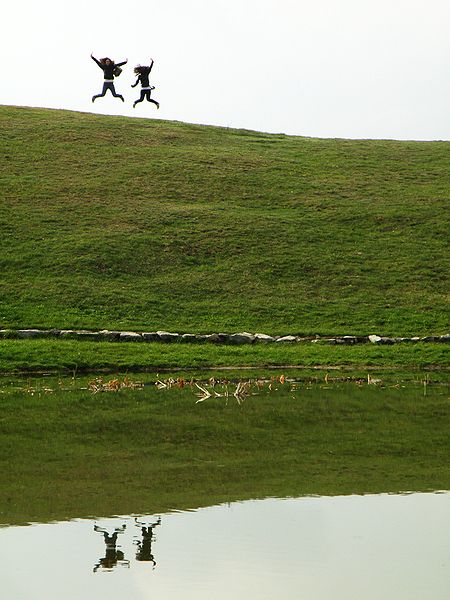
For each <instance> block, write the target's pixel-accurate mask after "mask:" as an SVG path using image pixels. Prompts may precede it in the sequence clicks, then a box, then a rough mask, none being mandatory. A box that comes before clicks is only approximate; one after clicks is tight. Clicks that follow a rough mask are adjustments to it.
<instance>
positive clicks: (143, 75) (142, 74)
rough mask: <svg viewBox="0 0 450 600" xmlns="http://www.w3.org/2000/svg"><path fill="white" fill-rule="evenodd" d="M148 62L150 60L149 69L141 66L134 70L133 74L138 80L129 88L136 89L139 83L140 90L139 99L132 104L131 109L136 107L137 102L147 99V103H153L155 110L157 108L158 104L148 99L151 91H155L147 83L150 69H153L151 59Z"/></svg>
mask: <svg viewBox="0 0 450 600" xmlns="http://www.w3.org/2000/svg"><path fill="white" fill-rule="evenodd" d="M150 60H151V63H150V66H149V67H143V66H141V65H138V66H137V67H135V69H134V72H135V73H136V75H137V76H138V78H137V79H136V83H134V84H133V85H132V86H131V87H136V86H137V84H138V83H139V82H140V83H141V86H142V88H141V97H140V98H139V99H138V100H136V101H135V102H134V104H133V108H135V107H136V104H137V103H138V102H142V101H143V100H144V98H147V100H148V101H149V102H153V104H156V108H159V102H156V100H152V98H150V94H151V93H152V90H154V89H155V87H154V86H153V85H150V82H149V75H150V71H151V70H152V67H153V58H151V59H150Z"/></svg>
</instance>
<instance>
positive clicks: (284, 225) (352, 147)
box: [0, 106, 450, 348]
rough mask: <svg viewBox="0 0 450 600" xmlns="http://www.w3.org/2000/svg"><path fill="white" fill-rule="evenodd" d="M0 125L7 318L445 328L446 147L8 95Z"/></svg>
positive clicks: (1, 312) (120, 324) (209, 327)
mask: <svg viewBox="0 0 450 600" xmlns="http://www.w3.org/2000/svg"><path fill="white" fill-rule="evenodd" d="M0 127H1V131H2V135H1V136H0V151H1V154H2V157H3V158H2V161H1V162H0V186H1V189H0V193H1V202H0V273H1V292H0V327H47V328H51V327H59V328H95V329H102V328H109V329H122V330H123V329H131V330H132V329H135V330H147V331H151V330H158V329H166V330H169V331H178V332H203V333H207V332H214V331H225V332H234V331H243V330H245V331H262V332H264V333H268V334H284V333H294V334H315V333H318V334H349V333H351V334H369V333H379V334H384V335H426V334H442V333H447V332H448V325H449V323H448V312H447V293H448V273H449V272H450V268H449V266H450V265H449V262H448V254H446V252H447V241H448V231H449V223H448V200H449V197H450V143H448V142H430V143H428V142H420V143H419V142H395V141H347V140H332V139H331V140H321V139H312V138H301V137H289V136H285V135H269V134H263V133H257V132H252V131H244V130H231V129H224V128H216V127H206V126H198V125H188V124H183V123H176V122H165V121H157V120H143V119H132V118H124V117H110V116H99V115H93V114H82V113H75V112H67V111H57V110H46V109H32V108H17V107H7V106H1V107H0ZM2 343H3V342H2ZM30 348H31V346H30Z"/></svg>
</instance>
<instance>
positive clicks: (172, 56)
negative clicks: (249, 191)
mask: <svg viewBox="0 0 450 600" xmlns="http://www.w3.org/2000/svg"><path fill="white" fill-rule="evenodd" d="M91 52H93V53H94V55H95V56H97V57H102V56H110V57H111V58H113V59H114V60H115V61H116V62H119V61H121V60H124V59H125V58H128V59H129V63H128V65H126V67H125V69H124V71H123V73H122V75H121V76H120V77H119V78H118V79H117V80H116V89H117V91H118V92H119V93H123V95H124V96H125V100H126V102H125V104H122V102H121V101H120V100H118V99H114V98H113V97H112V96H111V95H110V94H109V92H108V95H107V96H106V97H105V98H100V99H98V100H97V101H96V102H95V104H92V103H91V97H92V95H93V94H94V93H98V92H100V91H101V88H102V77H103V74H102V72H101V71H100V69H99V68H98V67H97V66H96V65H95V63H94V62H93V61H92V60H91V59H90V57H89V55H90V53H91ZM0 56H1V58H2V59H3V63H2V72H1V77H0V81H1V95H0V103H2V104H13V105H22V106H43V107H50V108H64V109H70V110H81V111H89V112H91V111H92V112H96V113H103V114H120V115H132V116H136V117H157V118H162V119H171V120H179V121H187V122H191V123H205V124H211V125H223V126H227V127H242V128H246V129H256V130H260V131H268V132H282V133H288V134H295V135H306V136H315V137H345V138H394V139H416V140H437V139H442V140H450V2H449V0H420V1H419V0H160V1H159V2H150V1H149V0H130V1H129V2H118V1H116V0H110V1H109V2H104V1H103V0H101V1H97V2H95V0H94V1H92V0H89V1H88V0H77V1H74V2H70V3H68V2H64V0H58V1H55V0H40V1H38V0H15V1H13V2H11V3H9V2H8V3H6V4H4V5H3V6H2V32H1V36H0ZM150 57H153V58H154V60H155V64H154V67H153V71H152V83H153V85H155V86H156V89H155V90H154V92H153V93H152V97H154V98H155V99H156V100H158V101H159V102H160V103H161V109H160V110H159V111H156V109H155V106H154V105H151V104H148V103H142V104H139V105H138V106H137V107H136V109H134V110H133V108H132V103H133V100H135V99H136V98H137V97H138V96H139V90H138V88H135V89H131V88H130V85H131V83H133V82H134V76H133V67H134V66H135V65H136V64H139V63H141V64H147V63H148V61H149V58H150Z"/></svg>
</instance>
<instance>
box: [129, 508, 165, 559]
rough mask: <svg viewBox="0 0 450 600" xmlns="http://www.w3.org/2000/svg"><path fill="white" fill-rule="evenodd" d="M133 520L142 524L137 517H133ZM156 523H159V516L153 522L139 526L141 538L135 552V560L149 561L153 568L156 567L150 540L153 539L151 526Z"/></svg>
mask: <svg viewBox="0 0 450 600" xmlns="http://www.w3.org/2000/svg"><path fill="white" fill-rule="evenodd" d="M135 522H136V525H144V524H143V523H140V522H139V521H138V520H137V519H135ZM157 525H161V517H158V519H157V521H155V523H152V524H151V525H146V526H145V525H144V526H143V527H141V535H142V540H139V541H138V542H137V545H138V549H137V552H136V560H138V561H140V562H151V563H153V568H155V567H156V560H155V557H154V556H153V554H152V542H153V541H154V540H155V538H154V537H153V528H154V527H156V526H157Z"/></svg>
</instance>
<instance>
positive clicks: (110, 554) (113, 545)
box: [93, 524, 130, 573]
mask: <svg viewBox="0 0 450 600" xmlns="http://www.w3.org/2000/svg"><path fill="white" fill-rule="evenodd" d="M126 527H127V526H126V525H125V524H123V525H122V527H116V529H115V530H114V533H112V534H109V533H108V531H107V530H106V529H103V527H99V526H98V525H94V531H98V532H99V533H103V538H104V540H105V546H106V548H105V556H104V557H103V558H100V560H99V561H98V563H97V564H96V565H95V567H94V569H93V570H94V573H96V572H97V571H98V569H100V568H101V569H105V570H107V571H111V570H112V569H114V567H116V566H117V565H122V566H127V567H129V566H130V561H129V560H125V556H124V553H123V552H122V550H118V549H117V536H118V535H119V534H121V533H124V531H125V529H126Z"/></svg>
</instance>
